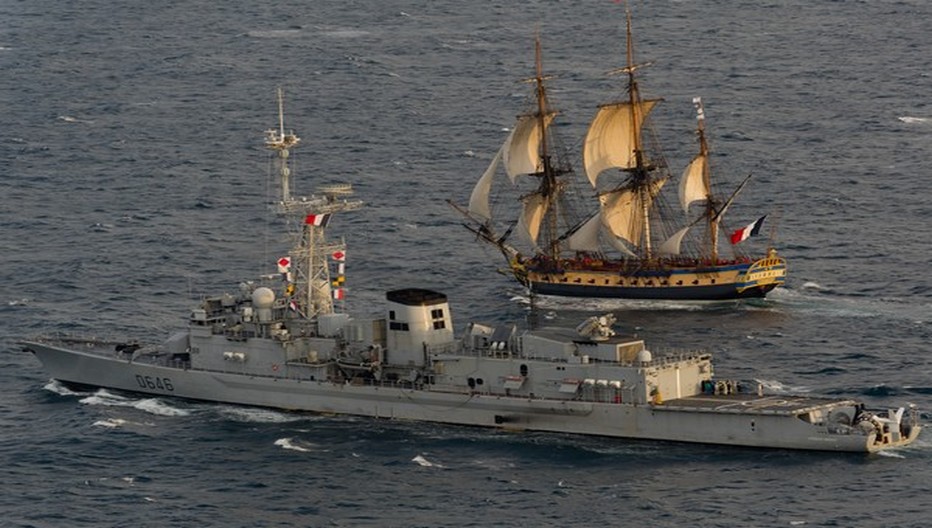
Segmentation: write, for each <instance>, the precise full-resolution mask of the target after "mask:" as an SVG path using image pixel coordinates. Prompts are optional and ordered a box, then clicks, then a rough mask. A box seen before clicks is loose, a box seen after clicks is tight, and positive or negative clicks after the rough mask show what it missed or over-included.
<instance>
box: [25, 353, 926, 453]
mask: <svg viewBox="0 0 932 528" xmlns="http://www.w3.org/2000/svg"><path fill="white" fill-rule="evenodd" d="M23 345H24V347H25V349H26V350H28V351H30V352H32V353H34V354H35V355H36V357H37V358H38V359H39V361H41V363H42V364H43V366H44V367H45V369H46V370H47V371H48V372H49V373H50V374H51V375H52V377H53V378H54V379H57V380H59V381H60V382H63V383H65V384H67V385H79V386H88V387H101V388H108V389H116V390H121V391H128V392H133V393H139V394H146V395H153V396H158V397H171V398H183V399H190V400H199V401H209V402H219V403H227V404H237V405H246V406H257V407H266V408H274V409H280V410H286V411H304V412H313V413H324V414H336V415H353V416H363V417H371V418H383V419H400V420H411V421H425V422H436V423H444V424H451V425H462V426H479V427H489V428H497V429H505V430H511V431H542V432H556V433H570V434H582V435H597V436H605V437H616V438H627V439H637V440H656V441H670V442H689V443H703V444H719V445H732V446H744V447H765V448H781V449H805V450H823V451H845V452H873V451H878V450H881V449H888V448H890V447H893V446H894V445H895V444H903V445H905V444H908V443H911V442H912V441H913V440H914V439H915V438H916V436H918V434H919V431H920V427H918V426H916V427H913V428H912V429H907V430H906V431H904V432H905V434H904V435H903V436H902V437H901V438H899V439H896V440H893V439H890V440H886V441H885V440H884V439H882V438H881V439H878V438H877V435H876V434H874V433H871V434H869V435H862V434H849V435H838V434H831V433H829V432H826V431H821V430H819V429H817V428H815V427H813V425H812V424H810V423H807V422H806V421H804V420H801V419H799V416H800V415H801V414H805V411H807V410H820V411H824V412H826V413H828V412H830V410H831V409H832V408H836V407H840V406H847V405H851V404H853V403H854V402H851V401H840V400H829V399H821V398H810V397H803V396H779V397H775V396H758V395H747V394H732V395H715V394H708V395H700V396H688V397H683V398H674V399H670V400H666V401H664V402H662V403H647V404H630V403H623V402H618V401H610V402H605V401H583V400H558V399H548V398H535V397H533V396H531V397H528V396H508V395H503V394H480V393H476V392H472V391H468V390H445V389H444V388H443V387H431V386H416V385H414V384H408V383H404V382H376V381H373V380H367V381H366V382H364V383H360V382H354V381H350V380H346V381H342V382H334V381H330V380H322V379H315V376H314V374H313V372H314V370H315V369H314V368H313V367H308V366H305V365H302V364H295V365H287V364H285V365H282V366H281V367H276V368H275V369H274V371H273V372H270V373H268V374H256V373H251V374H244V373H238V372H233V371H229V372H223V371H209V370H199V369H191V368H185V367H183V366H178V367H175V366H167V365H161V364H152V363H147V362H145V361H139V360H132V359H123V358H119V357H116V356H117V354H114V353H112V352H108V351H107V350H111V349H112V347H111V346H110V345H111V344H110V343H107V344H105V345H104V344H102V345H100V346H98V345H95V344H93V343H92V342H89V341H88V342H84V344H83V345H82V346H81V347H80V348H83V349H84V350H80V349H77V350H76V349H74V348H69V347H68V346H67V344H52V343H43V342H24V343H23Z"/></svg>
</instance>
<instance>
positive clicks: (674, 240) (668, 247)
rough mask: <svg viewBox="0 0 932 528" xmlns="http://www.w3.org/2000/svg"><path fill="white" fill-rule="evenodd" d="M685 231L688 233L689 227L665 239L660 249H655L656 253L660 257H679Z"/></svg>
mask: <svg viewBox="0 0 932 528" xmlns="http://www.w3.org/2000/svg"><path fill="white" fill-rule="evenodd" d="M687 231H689V226H686V227H684V228H683V229H680V230H679V231H677V232H676V233H674V234H673V236H671V237H670V238H668V239H666V240H665V241H664V243H663V244H660V247H659V248H657V253H658V254H660V255H679V254H680V244H681V243H682V242H683V237H684V236H686V232H687Z"/></svg>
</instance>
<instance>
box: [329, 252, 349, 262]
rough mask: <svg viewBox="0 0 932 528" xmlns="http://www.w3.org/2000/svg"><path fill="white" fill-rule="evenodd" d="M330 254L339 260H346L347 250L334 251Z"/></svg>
mask: <svg viewBox="0 0 932 528" xmlns="http://www.w3.org/2000/svg"><path fill="white" fill-rule="evenodd" d="M330 256H331V257H333V260H335V261H337V262H343V261H344V260H346V252H345V251H342V250H337V251H334V252H333V253H332V254H331V255H330Z"/></svg>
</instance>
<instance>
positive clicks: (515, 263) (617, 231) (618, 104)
mask: <svg viewBox="0 0 932 528" xmlns="http://www.w3.org/2000/svg"><path fill="white" fill-rule="evenodd" d="M648 65H649V64H646V63H641V64H639V63H636V62H635V60H634V49H633V38H632V33H631V15H630V12H629V13H628V17H627V55H626V65H625V66H624V67H622V68H620V69H618V70H616V71H614V72H613V73H615V74H618V75H621V76H623V77H624V78H625V79H626V81H627V82H626V85H625V96H624V97H623V98H622V99H621V100H619V101H614V102H610V103H607V104H603V105H601V106H600V107H599V109H598V111H597V112H596V115H595V117H594V118H593V119H592V121H591V123H590V125H589V128H588V131H587V133H586V137H585V141H584V142H583V149H582V162H583V166H584V169H585V173H586V180H587V182H584V183H582V184H581V185H580V184H579V180H580V178H577V177H576V175H575V173H574V171H573V168H572V165H571V163H570V162H569V161H568V154H567V152H566V151H565V150H563V149H561V148H560V143H559V141H558V140H557V138H556V134H555V131H554V127H553V126H552V125H553V123H554V122H555V119H556V116H557V113H558V112H557V111H556V110H555V109H554V108H553V106H552V105H551V102H550V100H549V98H548V95H547V87H546V84H545V81H546V80H547V79H548V77H547V76H545V75H544V73H543V67H542V61H541V46H540V40H539V38H538V40H537V43H536V74H535V76H534V77H532V78H531V79H529V80H528V81H529V82H530V83H531V84H532V85H533V86H534V92H533V100H534V103H533V104H532V105H531V106H532V109H531V111H530V112H528V113H525V114H522V115H520V116H518V119H517V121H516V123H515V124H514V126H513V127H512V130H511V133H510V134H509V135H508V137H507V138H506V140H505V142H504V144H503V145H502V146H501V148H500V149H499V151H498V153H497V154H496V155H495V156H494V158H493V159H492V162H491V164H490V165H489V167H488V169H486V171H485V173H484V174H483V175H482V177H481V178H480V179H479V181H478V182H477V184H476V186H475V188H474V189H473V191H472V194H471V196H470V199H469V203H468V206H466V207H461V206H457V205H456V204H452V202H451V204H452V205H453V206H454V207H455V208H456V209H457V210H459V211H460V212H461V213H462V214H464V215H465V217H466V218H467V219H468V222H467V224H466V227H467V228H468V229H470V230H471V231H473V232H474V233H476V234H477V235H478V237H479V238H480V239H482V240H484V241H485V242H489V243H491V244H493V245H494V246H495V247H497V248H498V249H499V250H500V251H501V252H502V254H503V255H504V256H505V258H506V260H507V262H508V266H509V269H508V272H509V273H510V274H512V275H513V276H514V277H515V278H516V279H517V280H518V281H519V282H520V283H521V284H523V285H525V286H527V287H528V288H529V289H530V290H531V291H532V292H535V293H541V294H547V295H565V296H575V297H615V298H624V299H675V300H725V299H739V298H748V297H763V296H765V295H766V294H767V293H768V292H770V291H771V290H773V289H774V288H776V287H778V286H780V285H782V284H783V283H784V281H785V278H786V261H785V260H784V259H783V258H782V257H780V256H778V255H777V251H776V250H775V249H774V248H773V247H772V246H771V247H769V248H768V249H767V250H766V251H765V252H764V255H763V256H761V257H758V258H753V257H751V256H749V255H748V254H747V253H745V252H744V251H743V250H742V247H741V246H740V245H739V244H741V243H742V242H743V241H744V240H746V239H747V238H749V237H750V236H752V235H756V234H758V233H759V232H760V231H761V227H762V224H763V222H764V218H763V217H761V218H759V219H758V220H756V221H754V222H752V223H750V224H749V225H747V226H746V227H744V228H741V229H737V230H734V231H732V232H731V236H730V242H731V244H730V245H729V247H728V249H727V251H725V250H723V249H722V248H721V246H720V241H719V238H720V234H719V231H720V230H721V228H722V225H723V224H722V222H723V218H724V215H725V212H726V211H727V210H728V208H729V206H730V205H731V204H732V202H733V201H734V199H735V198H736V197H737V195H738V193H739V192H740V191H741V190H742V189H743V188H744V186H745V184H746V183H747V181H748V179H749V178H750V176H749V177H748V178H745V179H744V181H743V182H741V184H740V185H739V186H738V187H737V189H736V190H735V191H734V192H732V193H731V194H730V195H729V196H728V197H727V198H721V197H719V196H718V195H717V194H716V193H715V192H713V182H712V177H711V168H710V154H709V145H708V141H707V138H706V131H705V114H704V109H703V106H702V101H701V100H700V99H699V98H696V99H694V101H693V102H694V104H695V106H696V111H697V118H698V119H697V121H698V126H697V130H696V133H697V138H698V144H699V152H698V153H697V154H696V155H695V157H693V159H692V161H691V162H690V163H689V164H688V166H687V167H686V169H685V170H684V171H683V173H682V175H681V177H680V179H679V185H678V189H677V193H676V199H677V201H678V202H679V205H680V207H681V209H682V211H679V212H677V211H675V210H674V208H673V207H670V206H669V205H668V204H667V203H666V200H665V196H664V194H663V193H662V190H663V189H664V187H665V184H667V183H668V182H671V181H673V180H674V178H673V175H672V174H671V172H670V170H669V167H668V165H667V162H666V160H665V158H664V155H663V152H662V150H661V148H660V145H659V142H658V141H657V140H656V137H657V135H656V134H655V133H654V132H653V130H652V129H651V126H650V125H651V122H650V113H651V111H652V110H653V109H654V108H655V107H656V105H657V104H658V103H659V102H660V101H661V99H651V98H645V97H642V95H641V90H640V87H639V80H638V76H637V74H638V71H639V70H640V69H641V68H643V67H646V66H648ZM499 166H502V168H503V169H502V172H504V174H505V175H506V176H507V179H499V176H498V174H499ZM580 186H584V187H586V189H580V188H579V187H580ZM590 204H591V206H590ZM697 204H698V206H699V208H698V209H699V210H698V212H697V213H696V212H693V213H691V212H690V207H691V206H692V207H693V208H694V209H696V205H697ZM726 253H727V254H726Z"/></svg>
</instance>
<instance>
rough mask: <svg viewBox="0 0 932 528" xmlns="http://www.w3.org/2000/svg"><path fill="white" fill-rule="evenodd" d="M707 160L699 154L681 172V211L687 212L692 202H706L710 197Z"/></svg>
mask: <svg viewBox="0 0 932 528" xmlns="http://www.w3.org/2000/svg"><path fill="white" fill-rule="evenodd" d="M708 166H709V159H708V157H707V156H706V155H704V154H699V155H697V156H696V157H695V158H693V160H692V161H691V162H689V165H687V166H686V170H684V171H683V177H682V178H680V192H679V195H680V204H681V205H682V206H683V210H684V211H686V212H689V206H690V205H691V204H692V203H693V202H698V201H700V200H706V199H708V197H709V196H711V195H712V189H709V183H708V179H707V178H706V176H705V175H706V174H707V172H708Z"/></svg>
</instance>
